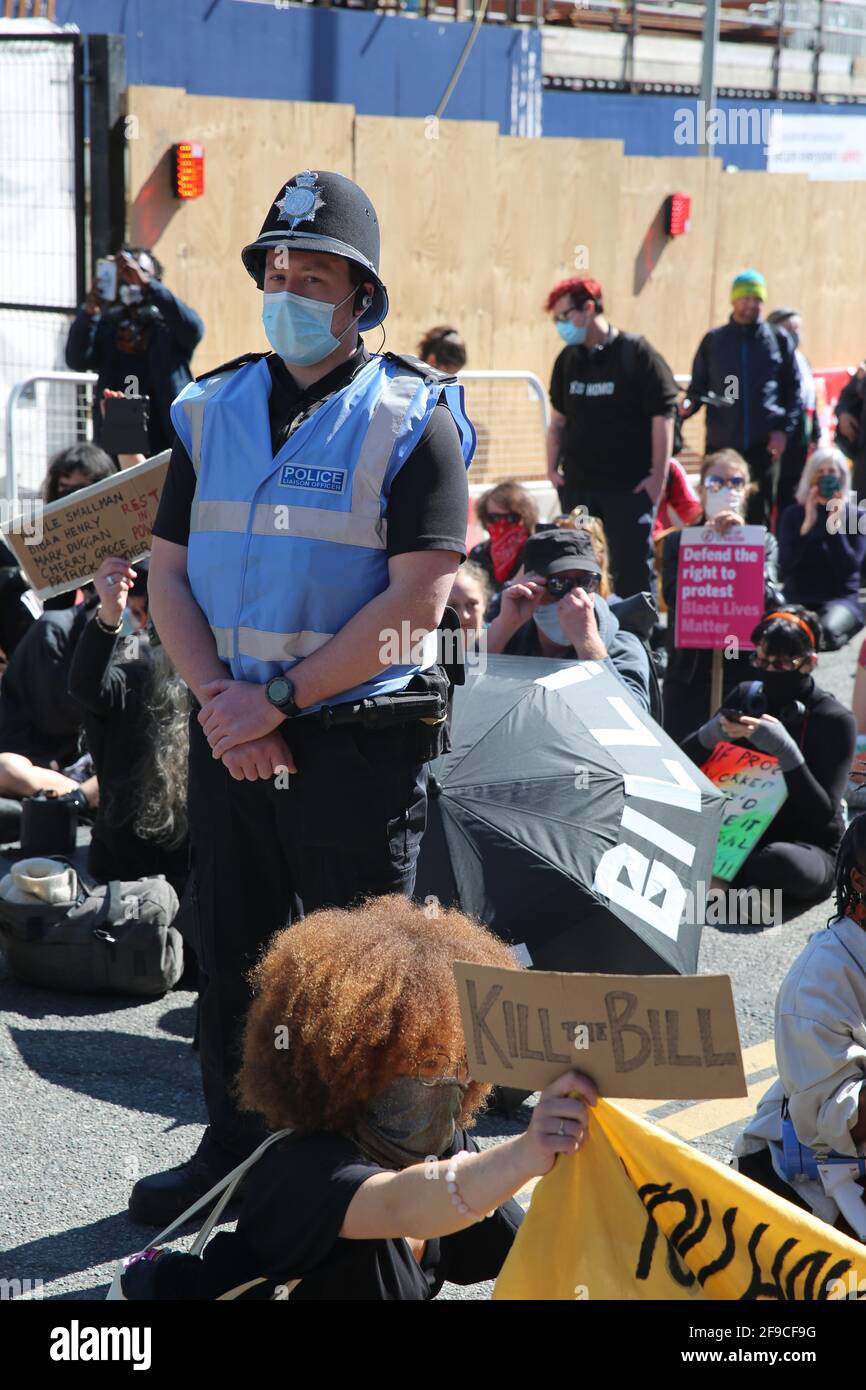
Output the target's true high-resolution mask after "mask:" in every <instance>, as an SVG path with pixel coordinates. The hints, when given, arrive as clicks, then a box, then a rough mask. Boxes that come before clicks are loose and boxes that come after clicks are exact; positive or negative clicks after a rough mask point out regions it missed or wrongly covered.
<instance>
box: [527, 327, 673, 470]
mask: <svg viewBox="0 0 866 1390" xmlns="http://www.w3.org/2000/svg"><path fill="white" fill-rule="evenodd" d="M550 402H551V405H552V406H553V408H554V410H558V411H559V413H560V415H564V416H565V428H564V429H563V432H562V444H561V453H560V463H561V464H562V467H563V471H564V473H565V479H566V482H567V483H569V484H572V485H575V486H578V487H583V488H586V489H588V490H589V489H594V490H597V491H604V492H609V491H615V490H618V489H620V488H625V487H634V486H635V484H636V483H639V482H640V481H641V479H642V478H645V477H646V475H647V474H648V473H649V471H650V469H651V468H652V425H651V423H650V422H651V421H652V419H653V417H654V416H656V415H672V414H673V412H674V409H675V407H676V402H677V386H676V382H675V381H674V378H673V373H672V372H671V369H670V367H669V366H668V364H667V362H666V361H665V360H664V358H663V357H662V356H661V354H660V353H658V352H656V350H655V348H654V347H653V346H652V345H651V344H650V343H648V342H647V340H646V338H641V337H640V336H639V335H638V334H636V333H620V332H619V331H618V330H617V329H616V328H611V330H610V335H609V336H608V338H607V339H606V341H605V342H603V343H600V344H599V345H598V346H597V347H593V348H586V347H583V346H581V347H566V348H563V350H562V352H561V353H560V354H559V356H558V357H557V359H556V361H555V362H554V364H553V375H552V377H551V381H550Z"/></svg>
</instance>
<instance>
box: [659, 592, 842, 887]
mask: <svg viewBox="0 0 866 1390" xmlns="http://www.w3.org/2000/svg"><path fill="white" fill-rule="evenodd" d="M752 641H753V642H754V644H755V651H754V654H753V659H752V661H753V665H754V668H755V677H756V680H757V681H759V682H760V684H761V686H762V687H763V697H764V699H765V701H766V713H764V714H762V715H761V716H760V717H755V716H754V715H749V714H746V713H741V714H739V715H738V717H737V719H736V720H733V719H731V718H728V717H727V716H726V715H725V714H724V713H723V712H722V711H721V710H719V711H718V713H716V714H714V715H713V717H712V718H711V719H709V720H708V721H707V722H706V724H703V725H702V726H701V728H699V729H698V730H697V731H696V732H695V733H693V734H691V735H690V736H689V737H688V738H687V739H686V740H685V741H684V742H683V744H682V748H683V751H684V752H685V753H687V754H688V756H689V757H690V758H691V759H692V761H693V762H696V763H698V764H699V765H700V764H703V763H705V762H706V760H707V758H708V757H709V755H710V753H711V752H712V751H713V749H714V748H715V746H716V744H717V743H719V742H722V741H727V742H737V741H742V742H743V745H744V746H745V747H747V748H750V749H753V750H755V751H756V752H759V753H766V754H770V755H772V756H773V757H775V758H778V760H779V766H780V768H781V770H782V772H783V774H784V777H785V786H786V788H787V791H788V799H787V801H785V802H784V803H783V805H782V807H781V809H780V810H779V811H778V813H777V814H776V816H775V817H774V819H773V820H772V821H771V823H770V825H769V826H768V828H767V830H766V831H765V833H764V835H763V836H762V838H761V839H760V840H759V842H758V844H757V845H756V846H755V848H754V849H753V850H752V852H751V854H750V855H749V857H748V859H747V860H746V861H745V863H744V864H743V867H742V869H741V870H740V872H739V874H738V875H737V877H736V879H735V880H734V886H735V887H737V888H759V889H761V888H780V889H781V890H782V892H783V894H784V895H785V897H787V898H789V899H791V900H794V901H797V902H817V901H818V900H819V899H821V898H823V897H826V895H827V894H828V893H829V892H830V890H831V888H832V886H833V882H834V872H835V862H836V852H837V850H838V848H839V845H840V843H841V840H842V834H843V832H844V829H845V822H844V818H843V814H842V805H841V802H842V797H843V795H844V792H845V786H846V783H847V780H848V772H849V769H850V767H851V760H852V758H853V755H854V744H855V735H856V729H855V724H854V716H853V715H852V714H851V711H850V710H847V709H845V707H844V706H843V705H841V704H840V703H839V701H838V700H836V699H835V698H834V697H833V696H832V695H831V694H829V692H828V691H826V690H821V689H820V687H819V686H817V685H816V684H815V680H814V678H813V676H812V672H813V671H814V669H815V666H816V665H817V661H818V647H819V646H820V641H821V624H820V622H819V620H818V618H816V616H815V614H814V613H810V612H809V610H808V609H806V608H800V607H795V606H793V605H792V606H791V607H788V608H785V609H782V610H780V611H779V612H774V613H768V614H767V615H766V616H765V617H764V618H762V619H761V621H760V623H759V624H758V626H757V627H756V628H755V630H754V632H753V633H752ZM757 693H758V692H756V691H754V689H751V690H750V688H749V686H748V685H746V684H743V685H739V686H737V687H736V689H735V690H733V691H731V693H730V694H729V695H728V696H727V697H726V698H725V704H724V708H725V709H732V710H747V709H748V708H749V707H750V705H751V704H752V701H751V699H750V696H753V695H755V694H757Z"/></svg>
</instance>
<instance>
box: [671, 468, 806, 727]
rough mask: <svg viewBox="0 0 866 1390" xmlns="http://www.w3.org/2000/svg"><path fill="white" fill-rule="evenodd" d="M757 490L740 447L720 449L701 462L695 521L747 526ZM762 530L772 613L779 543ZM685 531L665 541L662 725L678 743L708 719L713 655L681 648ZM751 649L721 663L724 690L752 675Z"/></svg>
mask: <svg viewBox="0 0 866 1390" xmlns="http://www.w3.org/2000/svg"><path fill="white" fill-rule="evenodd" d="M752 491H753V485H752V484H750V482H749V468H748V464H747V463H746V462H745V460H744V459H743V458H742V457H741V455H740V454H738V453H737V451H736V449H719V450H718V452H717V453H715V454H708V455H707V457H706V458H705V459H704V461H703V463H702V465H701V472H700V482H699V485H698V497H699V499H700V503H701V508H702V516H701V519H700V521H699V522H697V523H695V524H699V525H704V526H707V527H710V528H711V529H712V530H714V531H717V532H718V534H719V536H720V537H722V536H724V535H726V533H727V532H728V531H730V530H731V529H732V527H734V526H742V525H744V517H745V514H746V504H747V501H748V498H749V496H750V494H751V492H752ZM762 529H763V531H764V606H765V609H766V611H767V612H768V613H769V612H770V611H771V610H772V609H773V608H778V607H779V606H780V605H781V604H782V603H784V596H783V594H782V592H781V589H780V588H779V563H778V562H779V548H778V546H777V544H776V538H775V536H774V535H772V533H771V532H770V531H768V530H767V529H766V527H764V528H762ZM681 542H682V533H681V532H680V531H671V532H670V533H669V534H668V535H667V536H665V537H664V539H663V541H662V562H661V582H662V595H663V597H664V601H665V606H666V608H667V610H668V623H667V631H666V635H665V640H666V644H667V653H668V660H667V670H666V673H665V684H664V697H665V708H664V727H665V732H666V733H668V734H670V736H671V738H672V739H673V740H674V742H675V743H680V742H682V740H683V739H684V738H685V737H686V735H687V734H689V733H690V732H691V731H692V730H693V729H694V728H696V727H697V725H698V724H700V723H702V722H703V720H704V719H705V718H706V715H707V711H708V710H709V707H710V684H711V675H712V665H713V654H712V652H711V651H709V650H708V649H706V648H703V647H678V646H677V645H676V630H677V569H678V566H679V558H680V544H681ZM752 679H753V672H752V670H751V667H750V666H749V657H748V653H746V652H742V653H740V654H739V655H737V656H728V654H727V653H726V654H725V660H724V661H723V662H722V680H723V695H724V694H725V693H726V692H727V691H729V690H733V688H734V686H735V685H739V684H740V682H741V681H746V680H752Z"/></svg>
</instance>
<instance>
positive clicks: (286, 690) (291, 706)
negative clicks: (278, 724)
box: [265, 676, 301, 719]
mask: <svg viewBox="0 0 866 1390" xmlns="http://www.w3.org/2000/svg"><path fill="white" fill-rule="evenodd" d="M265 695H266V696H267V698H268V700H269V701H270V703H271V704H272V705H273V706H274V708H275V709H278V710H279V711H280V713H281V714H284V715H285V716H286V718H287V719H291V718H293V717H294V715H296V714H300V712H301V711H300V710H299V708H298V706H297V705H296V704H295V686H294V682H293V681H290V680H289V678H288V676H271V679H270V680H269V681H267V682H266V684H265Z"/></svg>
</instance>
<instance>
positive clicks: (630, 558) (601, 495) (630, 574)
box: [559, 479, 655, 598]
mask: <svg viewBox="0 0 866 1390" xmlns="http://www.w3.org/2000/svg"><path fill="white" fill-rule="evenodd" d="M580 502H582V503H583V505H584V506H585V507H587V508H588V509H589V513H590V515H591V516H597V517H598V518H599V520H600V521H601V522H602V523H603V524H604V533H605V535H606V536H607V544H608V549H609V551H610V568H611V571H612V573H613V583H614V586H615V588H616V594H617V597H618V598H630V597H631V595H632V594H640V593H644V592H648V593H654V592H655V590H654V587H653V586H654V580H653V549H652V529H653V520H654V518H655V507H654V505H653V502H652V500H651V498H650V496H649V494H648V493H646V492H644V491H643V489H641V491H640V492H632V490H631V488H629V487H622V488H617V489H615V490H611V491H609V492H608V491H606V490H605V491H602V490H600V489H597V488H585V487H581V486H579V485H577V484H575V483H572V482H569V481H568V480H567V479H566V481H565V483H564V484H563V486H562V487H561V488H560V489H559V505H560V506H561V507H562V510H563V511H564V512H570V511H571V509H572V508H573V507H576V506H577V505H578V503H580Z"/></svg>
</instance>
